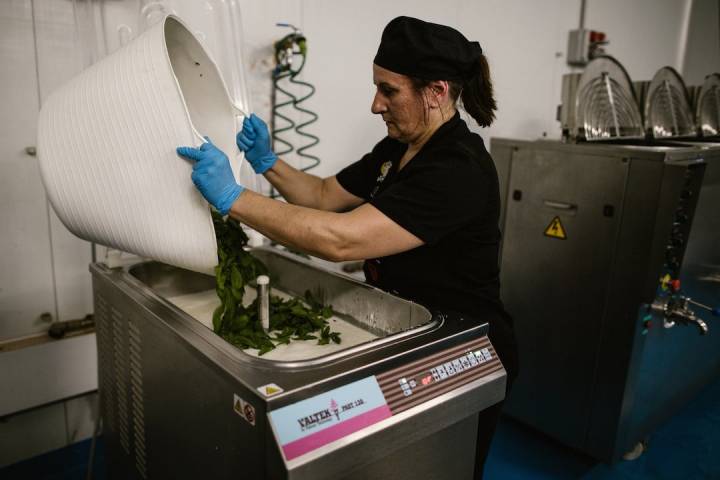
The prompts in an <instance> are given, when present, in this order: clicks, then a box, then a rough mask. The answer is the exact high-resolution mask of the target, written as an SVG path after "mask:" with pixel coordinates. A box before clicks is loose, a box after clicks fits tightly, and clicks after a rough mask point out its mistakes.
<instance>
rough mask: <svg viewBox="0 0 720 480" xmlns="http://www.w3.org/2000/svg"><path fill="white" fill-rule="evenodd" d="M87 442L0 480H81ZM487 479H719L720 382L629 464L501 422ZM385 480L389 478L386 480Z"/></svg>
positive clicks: (1, 474) (0, 474) (99, 462)
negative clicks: (598, 458) (605, 461)
mask: <svg viewBox="0 0 720 480" xmlns="http://www.w3.org/2000/svg"><path fill="white" fill-rule="evenodd" d="M89 449H90V441H89V440H87V441H84V442H80V443H76V444H75V445H72V446H70V447H67V448H63V449H60V450H56V451H54V452H50V453H48V454H45V455H41V456H39V457H36V458H33V459H30V460H26V461H24V462H20V463H17V464H15V465H11V466H9V467H6V468H4V469H0V479H2V480H16V479H17V480H28V479H33V480H83V479H85V475H86V467H87V459H88V453H89ZM104 458H105V456H104V448H103V444H102V439H101V440H100V441H99V442H98V446H97V449H96V456H95V463H94V465H95V466H94V471H95V472H96V475H94V478H95V479H101V480H104V478H105V475H104V473H105V472H104V470H103V467H104ZM485 478H486V479H489V480H499V479H502V480H513V479H523V480H525V479H553V480H555V479H558V480H562V479H583V480H607V479H618V480H640V479H652V480H665V479H667V480H719V479H720V381H716V382H715V383H714V384H712V385H710V386H708V387H706V388H705V390H703V392H701V394H700V395H699V396H698V397H697V398H695V400H693V401H692V402H690V403H689V404H688V405H687V406H686V407H685V408H684V409H683V410H682V411H681V412H680V413H678V414H677V415H676V416H675V417H673V418H671V419H670V420H669V421H668V422H667V423H666V424H665V425H664V426H662V427H661V428H660V429H658V430H657V431H656V432H655V433H654V434H653V435H652V436H651V437H650V441H649V446H648V450H647V451H646V452H645V454H643V455H642V456H641V457H640V458H639V459H637V460H635V461H632V462H620V463H617V464H615V465H613V466H608V465H605V464H602V463H597V462H596V461H594V460H593V459H591V458H588V457H586V456H583V455H581V454H579V453H576V452H574V451H572V450H569V449H568V448H566V447H564V446H562V445H560V444H558V443H556V442H555V441H553V440H551V439H549V438H547V437H545V436H544V435H542V434H540V433H538V432H536V431H534V430H531V429H529V428H528V427H525V426H524V425H521V424H519V423H517V422H515V421H513V420H511V419H503V420H502V421H501V423H500V425H499V427H498V431H497V433H496V435H495V438H494V440H493V445H492V447H491V449H490V455H489V458H488V462H487V465H486V469H485ZM388 480H389V479H388Z"/></svg>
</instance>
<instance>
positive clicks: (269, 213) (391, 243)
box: [230, 190, 423, 262]
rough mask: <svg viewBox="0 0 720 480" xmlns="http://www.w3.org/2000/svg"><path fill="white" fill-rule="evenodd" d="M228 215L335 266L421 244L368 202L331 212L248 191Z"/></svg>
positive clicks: (398, 251)
mask: <svg viewBox="0 0 720 480" xmlns="http://www.w3.org/2000/svg"><path fill="white" fill-rule="evenodd" d="M230 215H231V216H232V217H233V218H235V219H237V220H239V221H240V222H242V223H244V224H246V225H249V226H250V227H252V228H254V229H255V230H257V231H259V232H260V233H262V234H263V235H265V236H267V237H268V238H270V239H272V240H274V241H276V242H278V243H281V244H283V245H286V246H288V247H291V248H294V249H297V250H300V251H303V252H307V253H309V254H311V255H315V256H317V257H320V258H324V259H326V260H330V261H334V262H339V261H345V260H362V259H366V258H377V257H385V256H388V255H392V254H395V253H400V252H404V251H406V250H410V249H413V248H416V247H419V246H421V245H423V241H422V240H420V239H419V238H417V237H416V236H415V235H413V234H411V233H410V232H408V231H407V230H405V229H404V228H402V227H401V226H400V225H398V224H397V223H395V222H393V221H392V220H390V219H389V218H388V217H386V216H385V215H384V214H383V213H381V212H380V211H379V210H378V209H376V208H375V207H373V206H372V205H370V204H364V205H362V206H360V207H358V208H355V209H354V210H352V211H349V212H346V213H335V212H327V211H321V210H315V209H311V208H306V207H301V206H298V205H290V204H287V203H284V202H280V201H277V200H272V199H270V198H266V197H264V196H262V195H259V194H257V193H255V192H252V191H248V190H246V191H244V192H242V194H241V195H240V196H239V197H238V198H237V200H235V202H234V203H233V205H232V207H231V209H230Z"/></svg>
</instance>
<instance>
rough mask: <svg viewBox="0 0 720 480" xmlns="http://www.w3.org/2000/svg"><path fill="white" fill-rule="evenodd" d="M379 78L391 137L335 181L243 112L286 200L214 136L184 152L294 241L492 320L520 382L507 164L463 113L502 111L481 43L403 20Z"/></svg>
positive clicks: (196, 171)
mask: <svg viewBox="0 0 720 480" xmlns="http://www.w3.org/2000/svg"><path fill="white" fill-rule="evenodd" d="M373 81H374V83H375V85H376V87H377V90H376V93H375V98H374V99H373V103H372V108H371V110H372V112H373V113H374V114H377V115H380V116H381V117H382V119H383V121H384V122H385V124H386V126H387V137H386V138H384V139H383V140H382V141H380V143H378V144H377V145H376V146H375V148H373V150H372V152H370V153H368V154H367V155H365V156H364V157H363V158H362V159H361V160H359V161H358V162H356V163H354V164H352V165H350V166H348V167H347V168H345V169H343V170H342V171H340V172H339V173H338V174H337V175H336V176H334V177H329V178H325V179H320V178H318V177H315V176H312V175H310V174H307V173H304V172H301V171H298V170H296V169H294V168H292V167H291V166H289V165H288V164H287V163H285V162H283V161H282V160H281V159H279V158H277V156H276V155H275V154H274V153H273V152H272V150H271V148H270V134H269V132H268V129H267V127H266V125H265V124H264V123H263V122H262V120H260V119H259V118H257V117H256V116H254V115H252V116H250V117H249V118H246V119H245V121H244V124H243V129H242V131H241V132H240V133H238V135H237V143H238V147H239V148H240V149H241V150H242V151H244V152H245V156H246V158H247V159H248V161H249V162H250V163H251V164H252V166H253V168H254V170H255V172H256V173H258V174H264V175H265V178H266V179H267V180H268V181H270V183H271V184H272V185H273V186H274V187H275V188H276V189H277V190H278V191H279V192H280V193H281V194H282V195H283V197H284V198H285V199H286V200H287V201H288V203H284V202H279V201H276V200H272V199H269V198H266V197H264V196H262V195H259V194H257V193H255V192H252V191H249V190H246V189H244V188H243V187H242V186H240V185H238V184H237V183H236V182H235V179H234V177H233V175H232V172H231V170H230V165H229V163H228V160H227V157H226V156H225V154H224V153H222V152H221V151H220V150H218V149H217V148H216V147H215V146H214V145H212V143H210V142H208V143H206V144H204V145H203V146H201V147H200V148H199V149H193V148H188V147H181V148H179V149H178V152H179V153H180V154H181V155H183V156H186V157H188V158H191V159H194V160H196V163H195V165H194V168H193V175H192V178H193V181H194V182H195V184H196V186H197V187H198V189H199V190H200V191H201V192H202V194H203V195H204V196H205V198H206V199H207V200H208V201H209V202H210V203H211V204H212V205H213V206H215V207H216V208H217V209H218V210H219V211H220V212H221V213H222V214H229V215H231V216H232V217H234V218H236V219H237V220H239V221H241V222H242V223H244V224H246V225H249V226H251V227H253V228H255V229H256V230H258V231H259V232H261V233H263V234H265V235H266V236H268V237H269V238H271V239H273V240H275V241H276V242H278V243H281V244H284V245H287V246H289V247H291V248H293V249H296V250H300V251H304V252H307V253H309V254H312V255H316V256H318V257H321V258H325V259H328V260H332V261H342V260H359V259H362V260H365V264H364V270H365V276H366V278H367V281H368V282H369V283H371V284H373V285H375V286H377V287H379V288H382V289H384V290H386V291H389V292H392V293H394V294H397V295H399V296H402V297H405V298H408V299H411V300H414V301H416V302H418V303H420V304H423V305H425V306H427V307H428V308H429V309H431V310H436V311H446V312H447V311H453V312H458V313H461V314H463V315H464V316H470V317H476V318H481V319H483V320H484V321H489V322H490V339H491V341H492V343H493V345H494V346H495V348H496V350H497V351H498V353H499V355H500V357H501V360H502V361H503V364H504V365H505V367H506V369H507V370H508V385H509V383H510V382H511V380H512V379H513V378H514V376H515V374H516V364H517V362H516V350H515V342H514V337H513V333H512V326H511V321H510V318H509V317H508V316H507V315H506V314H505V312H504V310H503V306H502V303H501V302H500V294H499V280H498V277H499V269H498V243H499V239H500V233H499V230H498V218H499V211H500V200H499V193H498V179H497V173H496V171H495V167H494V164H493V162H492V159H491V158H490V155H489V154H488V153H487V151H486V150H485V147H484V145H483V141H482V138H481V137H480V136H478V135H476V134H474V133H472V132H470V131H469V130H468V128H467V125H466V124H465V122H464V121H463V120H462V119H461V118H460V115H459V113H458V111H457V103H458V99H460V100H462V103H463V106H464V108H465V110H466V111H467V112H468V113H469V114H470V115H471V116H472V117H473V119H475V121H476V122H477V123H478V124H479V125H480V126H482V127H487V126H489V125H490V124H491V123H492V121H493V119H494V110H495V100H494V99H493V92H492V84H491V82H490V76H489V71H488V65H487V61H486V59H485V57H484V55H483V54H482V49H481V48H480V45H479V44H478V43H477V42H470V41H468V40H467V39H466V38H465V37H464V36H463V35H462V34H461V33H459V32H458V31H456V30H454V29H452V28H450V27H446V26H443V25H437V24H432V23H427V22H423V21H421V20H418V19H414V18H409V17H398V18H396V19H394V20H392V21H391V22H390V23H389V24H388V25H387V26H386V27H385V30H384V32H383V35H382V40H381V43H380V47H379V49H378V52H377V55H376V56H375V60H374V65H373ZM499 415H500V405H498V406H496V407H493V408H491V409H488V410H486V411H484V412H481V414H480V417H481V419H480V424H479V429H478V456H477V461H476V477H477V478H479V477H481V476H482V466H483V463H484V461H485V457H486V454H487V450H488V448H489V444H490V438H491V437H492V433H493V431H494V428H495V424H496V423H497V420H498V418H499Z"/></svg>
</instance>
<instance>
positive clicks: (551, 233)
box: [544, 217, 567, 240]
mask: <svg viewBox="0 0 720 480" xmlns="http://www.w3.org/2000/svg"><path fill="white" fill-rule="evenodd" d="M544 234H545V236H546V237H552V238H559V239H560V240H567V234H566V233H565V227H563V225H562V222H561V221H560V217H555V218H553V219H552V221H551V222H550V225H548V226H547V228H546V229H545V233H544Z"/></svg>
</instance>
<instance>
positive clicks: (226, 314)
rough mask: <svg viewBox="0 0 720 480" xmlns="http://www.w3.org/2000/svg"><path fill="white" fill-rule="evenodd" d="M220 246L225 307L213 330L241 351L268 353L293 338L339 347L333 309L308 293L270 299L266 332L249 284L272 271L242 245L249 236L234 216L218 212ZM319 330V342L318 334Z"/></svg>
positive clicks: (220, 290) (220, 279) (218, 268)
mask: <svg viewBox="0 0 720 480" xmlns="http://www.w3.org/2000/svg"><path fill="white" fill-rule="evenodd" d="M213 223H214V225H215V235H216V237H217V247H218V265H217V266H216V267H215V278H216V282H217V283H216V292H217V295H218V297H219V298H220V302H221V304H220V306H219V307H218V308H217V309H216V310H215V312H214V313H213V330H214V331H215V333H217V334H218V335H220V336H221V337H222V338H223V339H225V340H226V341H228V342H230V343H231V344H233V345H235V346H236V347H239V348H243V349H244V348H256V349H258V350H259V353H260V355H263V354H265V353H267V352H269V351H270V350H272V349H273V348H275V347H276V346H277V345H280V344H287V343H290V341H291V340H313V339H318V344H320V345H326V344H328V343H330V342H331V341H332V342H334V343H340V341H341V340H340V333H338V332H332V331H331V330H330V325H329V324H328V322H327V319H328V318H330V317H331V316H332V313H333V310H332V307H330V306H325V305H323V304H322V303H321V302H319V301H317V300H316V299H315V298H314V297H313V296H312V294H311V293H310V292H309V291H307V292H305V298H304V302H303V300H300V299H297V298H293V299H290V300H283V299H281V298H279V297H276V296H272V295H271V296H270V328H269V330H268V331H265V330H264V329H263V328H262V325H261V322H260V317H259V315H258V308H257V299H255V300H254V301H253V302H252V303H251V304H250V305H248V306H244V305H243V296H244V294H245V288H246V287H247V285H248V283H249V282H250V281H251V280H253V279H255V278H257V276H258V275H267V274H268V270H267V267H266V266H265V265H264V264H263V263H262V262H261V261H260V260H258V259H257V258H255V257H254V256H253V255H251V254H250V253H249V252H248V251H246V250H245V249H244V248H243V247H245V245H247V241H248V238H247V235H245V232H243V230H242V228H241V226H240V224H239V223H238V222H237V221H236V220H233V219H232V218H230V217H227V218H226V219H224V218H223V217H222V216H221V215H220V214H219V213H217V212H213ZM315 332H319V338H318V336H316V335H315Z"/></svg>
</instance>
